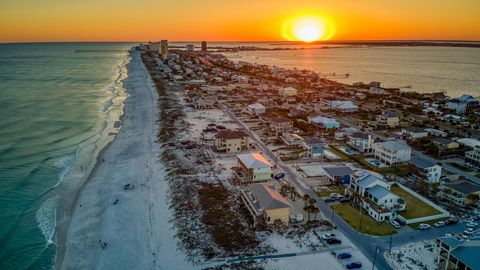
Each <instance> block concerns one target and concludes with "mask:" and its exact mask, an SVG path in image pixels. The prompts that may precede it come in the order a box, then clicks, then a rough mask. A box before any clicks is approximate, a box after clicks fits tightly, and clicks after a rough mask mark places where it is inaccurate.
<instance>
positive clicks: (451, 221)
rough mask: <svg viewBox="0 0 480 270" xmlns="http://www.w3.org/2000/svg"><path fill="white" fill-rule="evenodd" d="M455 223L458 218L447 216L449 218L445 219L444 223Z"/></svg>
mask: <svg viewBox="0 0 480 270" xmlns="http://www.w3.org/2000/svg"><path fill="white" fill-rule="evenodd" d="M457 223H458V219H454V218H449V219H447V220H445V225H452V224H457Z"/></svg>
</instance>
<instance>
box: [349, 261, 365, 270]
mask: <svg viewBox="0 0 480 270" xmlns="http://www.w3.org/2000/svg"><path fill="white" fill-rule="evenodd" d="M361 267H362V264H361V263H359V262H351V263H349V264H347V269H358V268H361Z"/></svg>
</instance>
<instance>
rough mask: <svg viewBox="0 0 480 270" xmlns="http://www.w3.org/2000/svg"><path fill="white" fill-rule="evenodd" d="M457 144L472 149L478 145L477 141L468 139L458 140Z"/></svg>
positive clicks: (479, 143)
mask: <svg viewBox="0 0 480 270" xmlns="http://www.w3.org/2000/svg"><path fill="white" fill-rule="evenodd" d="M457 142H458V143H461V144H463V145H466V146H470V147H472V148H473V147H475V146H477V145H480V142H479V141H477V140H474V139H470V138H463V139H458V140H457Z"/></svg>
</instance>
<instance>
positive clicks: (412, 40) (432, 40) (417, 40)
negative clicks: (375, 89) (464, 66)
mask: <svg viewBox="0 0 480 270" xmlns="http://www.w3.org/2000/svg"><path fill="white" fill-rule="evenodd" d="M152 41H160V40H143V41H0V44H34V43H145V42H152ZM203 41H206V42H212V43H301V44H304V45H315V44H322V43H324V44H326V43H336V42H470V43H474V42H480V40H468V39H337V40H317V41H312V42H303V41H300V40H298V41H292V40H264V41H248V40H238V41H234V40H229V41H224V40H169V41H168V42H171V43H189V42H190V43H199V42H203Z"/></svg>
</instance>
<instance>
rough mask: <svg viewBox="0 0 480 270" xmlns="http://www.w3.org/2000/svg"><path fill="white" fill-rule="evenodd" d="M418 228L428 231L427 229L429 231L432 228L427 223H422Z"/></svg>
mask: <svg viewBox="0 0 480 270" xmlns="http://www.w3.org/2000/svg"><path fill="white" fill-rule="evenodd" d="M418 228H419V229H420V230H426V229H429V228H430V225H428V224H426V223H421V224H420V225H418Z"/></svg>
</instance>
